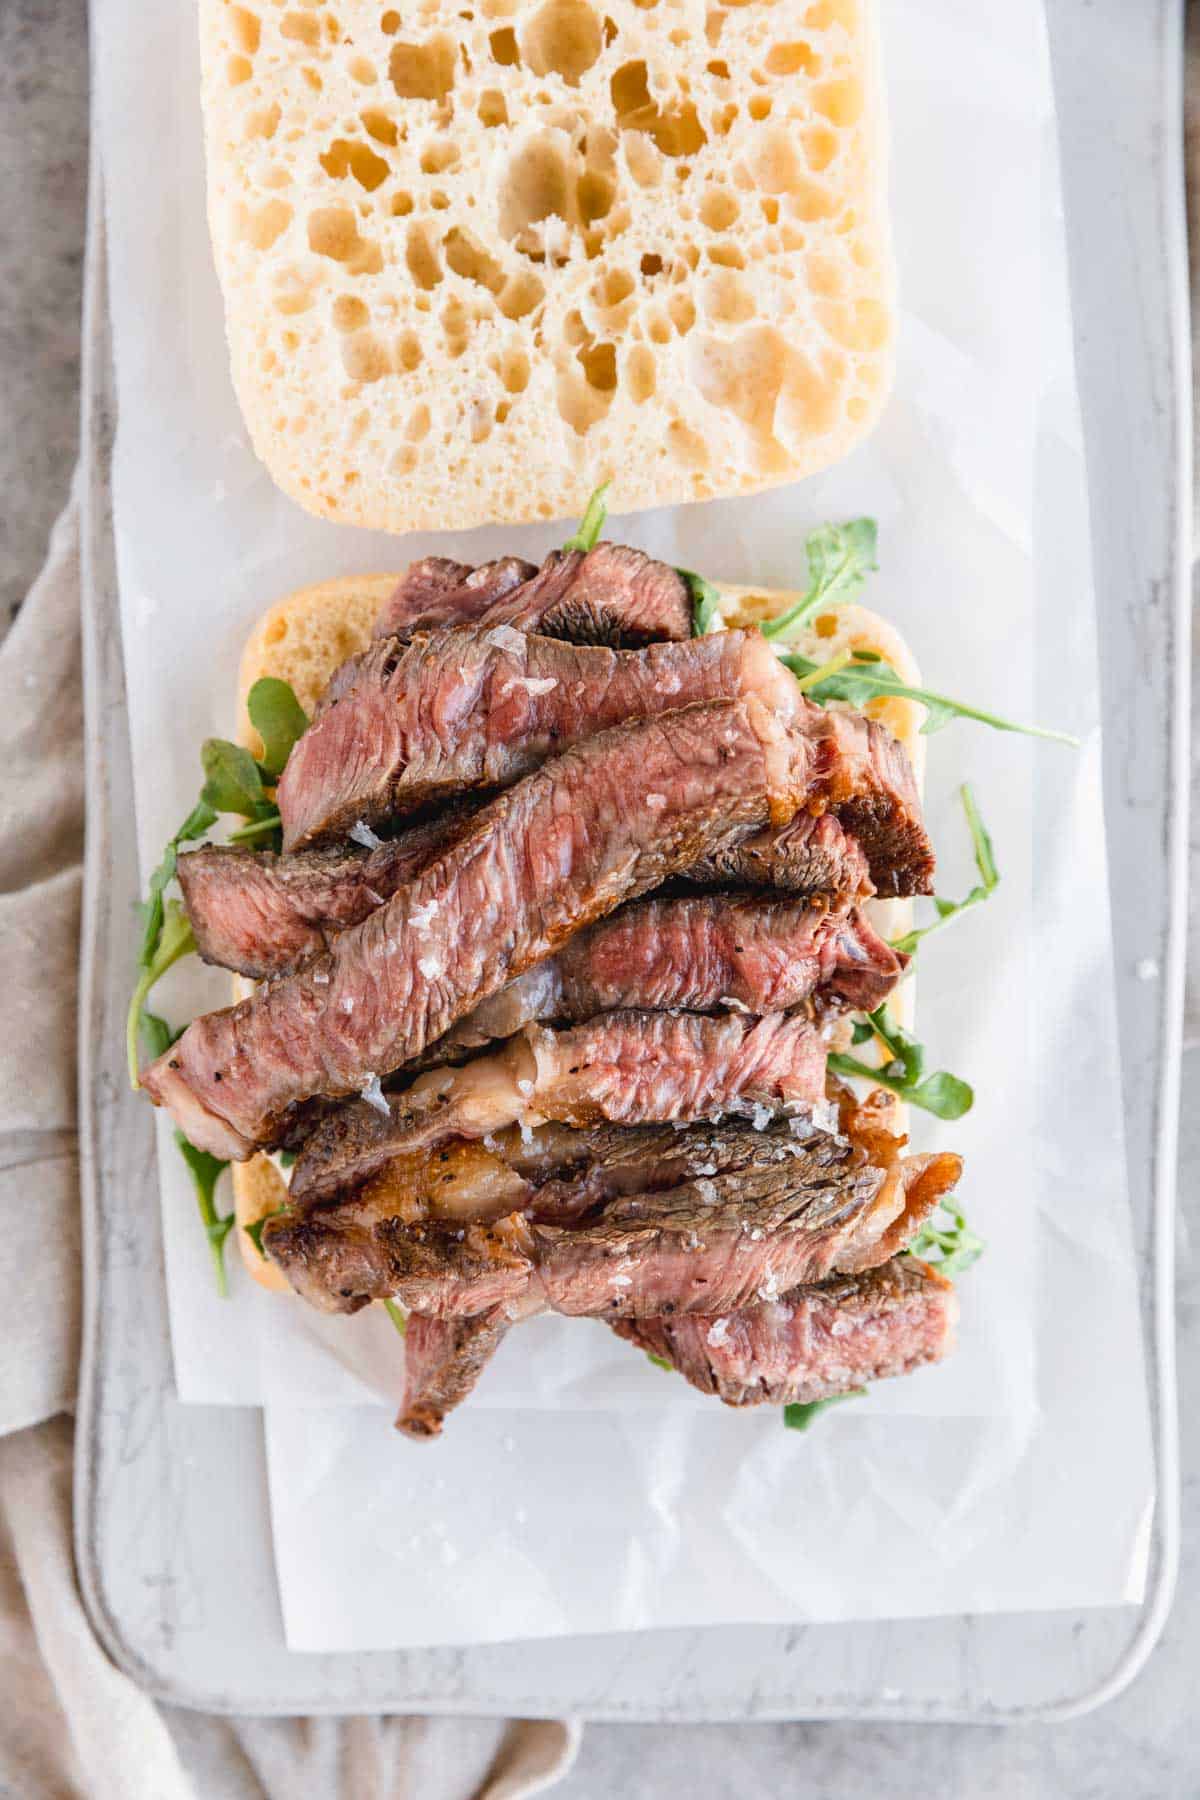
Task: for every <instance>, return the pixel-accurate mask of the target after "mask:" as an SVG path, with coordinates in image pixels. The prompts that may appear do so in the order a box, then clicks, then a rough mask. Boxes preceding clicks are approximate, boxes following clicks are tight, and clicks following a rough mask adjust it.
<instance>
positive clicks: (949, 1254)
mask: <svg viewBox="0 0 1200 1800" xmlns="http://www.w3.org/2000/svg"><path fill="white" fill-rule="evenodd" d="M943 1219H944V1220H945V1223H942V1222H941V1221H942V1220H943ZM986 1249H987V1243H986V1241H985V1240H984V1239H983V1238H981V1237H980V1236H979V1235H978V1233H977V1232H974V1231H972V1230H971V1227H970V1226H969V1225H968V1224H967V1220H966V1214H965V1213H964V1212H963V1209H962V1207H961V1206H960V1205H959V1203H958V1197H957V1195H955V1194H947V1195H946V1197H945V1199H944V1200H942V1201H941V1203H940V1205H939V1208H938V1211H937V1212H936V1213H935V1214H934V1215H933V1218H932V1219H927V1220H926V1221H925V1223H924V1225H922V1227H921V1229H920V1231H919V1232H918V1233H917V1235H916V1237H915V1238H914V1239H913V1241H912V1243H911V1244H910V1245H909V1246H908V1252H909V1255H910V1256H919V1257H921V1259H922V1260H923V1261H924V1262H927V1263H930V1264H931V1265H932V1266H933V1267H934V1268H935V1269H936V1270H937V1272H938V1274H939V1275H945V1276H946V1277H947V1279H948V1280H951V1281H952V1280H953V1279H954V1277H955V1276H956V1275H961V1274H962V1272H963V1270H964V1269H969V1268H970V1267H971V1264H972V1263H977V1262H978V1261H979V1258H980V1257H981V1256H982V1255H983V1253H984V1251H985V1250H986Z"/></svg>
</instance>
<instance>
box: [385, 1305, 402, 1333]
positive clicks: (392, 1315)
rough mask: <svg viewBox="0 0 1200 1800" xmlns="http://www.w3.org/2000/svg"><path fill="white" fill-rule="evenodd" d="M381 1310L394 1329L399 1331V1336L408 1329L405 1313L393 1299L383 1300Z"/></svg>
mask: <svg viewBox="0 0 1200 1800" xmlns="http://www.w3.org/2000/svg"><path fill="white" fill-rule="evenodd" d="M383 1310H384V1312H385V1313H386V1314H387V1316H388V1318H389V1319H390V1320H391V1321H392V1324H393V1325H394V1326H395V1327H396V1330H397V1331H398V1332H399V1333H400V1336H401V1337H403V1336H404V1334H405V1332H406V1331H407V1330H408V1318H407V1315H406V1314H405V1313H404V1312H402V1311H401V1309H400V1307H398V1306H397V1305H396V1302H395V1301H394V1300H385V1301H384V1303H383Z"/></svg>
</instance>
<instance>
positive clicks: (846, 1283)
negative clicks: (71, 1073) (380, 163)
mask: <svg viewBox="0 0 1200 1800" xmlns="http://www.w3.org/2000/svg"><path fill="white" fill-rule="evenodd" d="M580 541H583V542H586V541H587V538H586V536H585V537H583V538H582V539H581V540H580ZM694 580H695V578H692V577H686V578H685V576H684V575H683V574H681V572H680V571H678V570H676V569H673V568H670V567H669V566H668V565H665V564H663V563H659V562H656V561H654V559H652V558H650V557H648V556H647V555H646V554H645V553H644V552H642V551H639V550H634V549H630V548H628V547H624V546H620V545H614V544H611V543H600V544H596V545H595V546H594V547H593V548H591V549H587V550H581V549H576V548H570V549H564V550H562V551H556V552H554V553H552V554H551V555H550V556H549V557H548V558H547V559H546V560H545V562H544V563H543V564H542V565H541V567H540V568H535V567H534V566H533V565H531V564H529V563H527V562H525V561H523V560H522V559H521V558H518V557H502V558H498V559H496V560H494V561H492V562H489V563H485V564H483V565H482V566H480V567H479V568H475V569H473V568H471V567H470V566H469V565H467V564H464V563H459V562H455V561H451V560H449V559H446V558H439V557H427V558H424V559H422V560H421V561H419V562H416V563H414V564H413V565H412V566H411V567H410V569H409V570H408V571H407V573H406V574H405V576H404V578H403V579H402V580H401V582H400V583H399V584H398V586H397V588H396V589H395V591H394V592H393V593H392V594H391V596H390V597H389V599H388V600H387V602H386V603H385V605H384V607H383V609H382V611H381V613H380V616H379V619H378V621H377V625H376V630H375V636H374V640H373V642H372V643H371V645H370V646H369V647H368V648H367V649H366V650H365V651H364V652H362V653H361V654H359V655H357V656H355V657H352V658H350V659H349V660H348V661H347V662H346V663H344V664H343V665H342V666H341V667H340V668H339V669H337V670H336V671H335V672H334V673H333V675H332V677H331V679H330V681H329V684H328V687H327V689H326V691H325V693H324V695H323V696H322V698H321V699H320V701H319V702H318V704H317V705H316V708H315V710H314V712H313V715H312V719H311V722H309V723H308V726H307V729H303V726H304V719H303V715H300V716H299V717H298V719H297V722H296V723H297V728H298V729H299V730H300V735H299V736H294V734H292V736H289V739H288V740H287V741H289V742H292V748H291V753H290V755H287V756H286V765H285V766H284V767H283V771H282V774H281V775H279V776H278V779H277V787H276V801H277V805H278V812H279V821H280V824H281V827H282V837H283V842H284V846H285V848H284V850H283V851H282V852H278V851H271V850H254V849H239V848H234V847H232V846H218V845H204V846H203V847H201V848H195V849H193V848H185V849H184V853H183V854H182V855H180V856H179V857H178V862H177V872H178V879H179V883H180V887H181V889H182V892H183V897H184V903H185V907H186V916H187V920H188V921H189V922H190V924H191V927H192V932H193V935H194V939H195V943H196V946H197V948H198V949H199V951H200V954H201V955H202V956H203V957H204V958H205V959H206V960H209V961H211V962H214V963H216V964H219V965H222V966H224V967H226V968H229V969H232V970H235V971H237V972H238V973H239V974H241V975H244V976H248V977H251V978H252V979H254V980H256V981H259V982H260V983H261V985H260V986H259V987H258V988H257V990H256V991H255V992H253V993H252V994H251V995H250V996H249V997H248V998H247V999H245V1000H242V1001H241V1002H240V1003H239V1004H238V1005H236V1006H232V1007H226V1008H223V1009H221V1010H219V1011H216V1012H213V1013H209V1014H206V1015H204V1016H203V1017H201V1018H199V1019H196V1020H195V1021H193V1023H192V1024H191V1025H190V1026H188V1028H187V1029H186V1030H185V1031H184V1032H183V1034H182V1035H181V1036H180V1038H179V1039H178V1040H177V1041H176V1042H175V1043H173V1044H172V1045H171V1046H170V1048H169V1049H167V1050H166V1051H165V1052H164V1053H163V1054H162V1055H161V1056H159V1057H158V1059H157V1060H156V1061H155V1062H153V1063H152V1064H151V1066H150V1067H149V1068H148V1069H147V1070H145V1072H144V1074H143V1076H142V1084H143V1085H144V1086H145V1088H146V1089H147V1091H148V1092H149V1094H150V1095H151V1097H152V1099H153V1100H154V1101H155V1102H156V1103H157V1104H159V1105H162V1106H165V1107H166V1108H168V1109H169V1111H170V1112H171V1113H172V1115H173V1116H174V1119H175V1121H176V1123H177V1124H178V1126H179V1127H180V1129H181V1130H182V1131H183V1133H185V1134H186V1137H187V1138H188V1140H189V1141H190V1143H191V1144H192V1145H194V1146H195V1147H196V1148H197V1149H200V1150H204V1151H208V1152H209V1153H211V1154H212V1155H214V1156H216V1157H219V1158H237V1159H242V1158H246V1157H248V1156H250V1155H252V1154H253V1153H254V1151H255V1150H257V1149H259V1148H263V1147H267V1148H270V1147H273V1146H280V1145H287V1146H288V1147H289V1148H295V1150H296V1153H297V1154H296V1157H295V1162H294V1167H293V1168H292V1170H291V1173H290V1183H289V1188H290V1191H289V1196H288V1202H287V1205H286V1206H285V1207H284V1208H283V1209H282V1210H281V1211H279V1212H277V1213H275V1214H274V1215H272V1216H270V1217H268V1218H267V1219H265V1221H263V1222H262V1224H261V1228H259V1229H258V1239H259V1242H260V1244H261V1252H262V1254H263V1256H264V1257H265V1258H267V1259H269V1260H270V1261H271V1262H272V1263H273V1264H274V1265H275V1266H276V1267H277V1268H278V1269H279V1270H282V1272H283V1273H284V1274H285V1275H286V1277H287V1280H288V1282H289V1283H290V1285H291V1287H292V1288H293V1290H294V1291H295V1292H296V1293H297V1294H298V1295H300V1296H301V1297H302V1298H303V1299H305V1300H306V1301H307V1302H309V1303H310V1304H312V1305H313V1306H315V1307H318V1308H320V1309H322V1310H324V1311H329V1312H343V1313H351V1312H355V1311H358V1310H359V1309H360V1308H362V1307H363V1306H366V1305H368V1304H369V1303H371V1302H372V1301H374V1300H387V1301H389V1302H392V1303H395V1304H398V1305H399V1306H400V1307H402V1308H404V1309H405V1310H406V1311H407V1313H408V1314H409V1320H408V1327H407V1335H406V1342H405V1377H404V1397H403V1404H402V1406H401V1409H400V1414H399V1417H398V1419H397V1425H398V1427H399V1429H400V1430H401V1431H402V1432H404V1433H406V1434H407V1435H408V1436H410V1437H413V1438H418V1439H421V1438H429V1437H433V1436H436V1435H437V1434H438V1432H440V1430H441V1429H442V1425H443V1422H444V1420H445V1418H446V1416H447V1415H448V1413H449V1412H451V1411H452V1410H453V1409H454V1408H455V1407H457V1406H458V1405H459V1404H461V1403H462V1401H463V1400H465V1399H466V1398H467V1396H468V1395H469V1394H470V1393H471V1391H472V1389H473V1388H474V1386H475V1384H476V1382H477V1381H478V1380H479V1378H480V1376H481V1374H482V1373H483V1371H484V1369H485V1368H486V1365H487V1363H488V1361H489V1360H490V1359H491V1357H492V1356H493V1355H494V1354H495V1352H496V1350H497V1349H498V1348H499V1346H500V1344H501V1343H502V1342H503V1341H504V1340H505V1338H506V1337H507V1335H508V1333H509V1332H510V1331H511V1329H512V1328H513V1326H514V1325H516V1324H518V1323H519V1322H520V1321H521V1320H523V1319H525V1318H528V1317H529V1316H531V1315H532V1314H534V1313H538V1312H547V1311H549V1312H554V1313H557V1314H560V1315H562V1316H564V1317H579V1318H593V1319H599V1320H603V1321H606V1322H608V1323H610V1324H611V1325H612V1327H613V1329H614V1330H616V1331H617V1332H618V1333H619V1335H621V1336H622V1337H625V1338H627V1339H629V1341H630V1342H631V1343H632V1344H634V1345H635V1346H637V1347H639V1348H640V1349H642V1350H644V1351H647V1352H649V1353H651V1354H652V1355H653V1356H654V1357H656V1358H658V1359H660V1360H662V1361H664V1362H667V1363H669V1364H670V1365H671V1367H673V1368H675V1369H677V1370H679V1371H680V1372H681V1373H682V1374H683V1375H684V1376H685V1378H686V1379H687V1380H688V1381H689V1382H691V1383H692V1384H693V1385H694V1386H696V1387H699V1388H701V1389H703V1391H705V1392H707V1393H711V1394H714V1395H715V1396H717V1397H719V1398H720V1399H722V1400H724V1401H726V1402H727V1403H728V1404H730V1405H734V1406H746V1405H751V1404H755V1403H758V1402H766V1401H770V1402H775V1403H778V1402H785V1403H792V1402H797V1403H800V1404H806V1403H807V1402H809V1401H813V1400H818V1399H823V1398H826V1397H829V1396H832V1395H835V1394H839V1393H844V1392H846V1391H847V1390H848V1389H850V1388H852V1387H854V1386H856V1385H857V1384H858V1383H860V1382H862V1381H866V1380H875V1379H880V1378H883V1377H885V1376H890V1375H894V1374H898V1373H902V1372H904V1371H906V1370H907V1369H910V1368H913V1367H916V1366H918V1365H919V1364H920V1363H922V1362H926V1361H933V1360H936V1359H937V1358H938V1357H939V1356H941V1355H942V1354H944V1353H945V1351H946V1350H947V1348H948V1347H949V1345H950V1341H951V1338H952V1335H953V1326H954V1318H955V1310H956V1309H955V1302H954V1297H953V1291H952V1289H951V1288H950V1287H949V1284H948V1283H947V1282H945V1281H943V1280H942V1279H941V1278H940V1277H939V1276H938V1275H937V1273H936V1272H935V1271H934V1270H933V1269H931V1268H929V1267H927V1266H926V1265H925V1264H924V1263H922V1262H920V1261H918V1260H916V1259H915V1258H914V1257H913V1256H912V1255H910V1254H908V1250H909V1246H910V1245H912V1244H913V1243H914V1240H915V1239H917V1237H918V1235H919V1234H920V1233H922V1232H923V1230H924V1228H925V1226H926V1222H927V1221H928V1220H930V1219H931V1218H932V1217H933V1215H934V1214H935V1212H936V1211H937V1209H938V1208H939V1207H940V1206H941V1205H942V1204H943V1202H945V1201H946V1200H947V1198H948V1197H949V1196H950V1195H951V1193H952V1190H953V1189H954V1187H955V1184H956V1182H957V1180H958V1178H959V1175H960V1172H961V1165H960V1163H959V1160H958V1158H957V1157H954V1156H951V1155H948V1154H944V1153H943V1154H938V1155H924V1156H913V1155H908V1154H906V1153H905V1143H906V1140H905V1139H904V1138H903V1137H902V1136H899V1135H897V1133H896V1131H895V1129H894V1125H893V1120H892V1116H891V1113H890V1112H889V1110H888V1105H887V1101H886V1096H883V1095H881V1094H877V1095H876V1096H875V1097H874V1098H872V1099H869V1100H867V1101H856V1100H855V1099H854V1098H853V1096H851V1095H850V1093H849V1091H848V1090H847V1089H845V1088H843V1087H841V1086H839V1085H838V1083H837V1082H836V1081H835V1080H834V1079H833V1078H832V1077H831V1075H830V1072H829V1069H830V1064H829V1052H830V1041H831V1036H833V1037H836V1041H837V1042H839V1043H845V1042H846V1040H847V1038H848V1036H849V1032H848V1028H847V1026H846V1025H845V1023H844V1021H845V1017H846V1015H849V1014H857V1015H859V1016H860V1017H861V1016H863V1015H866V1014H877V1009H879V1008H880V1007H882V1006H883V1005H884V1004H885V1003H886V1002H887V1000H888V998H889V996H890V995H891V994H892V992H893V990H894V988H895V987H896V985H897V983H898V982H899V981H900V980H901V978H902V977H903V975H904V973H905V970H906V968H907V966H908V964H909V961H910V958H909V957H908V956H907V955H906V954H904V953H903V951H902V950H900V949H897V948H896V947H895V946H893V945H891V944H889V943H888V942H887V941H886V939H885V938H884V937H883V936H882V935H881V934H880V931H879V930H878V929H877V928H876V923H875V921H874V919H873V917H872V914H871V911H870V902H871V900H872V899H873V898H874V897H875V896H880V897H892V896H903V895H915V894H923V893H928V892H930V891H931V888H932V880H933V854H932V851H931V848H930V845H929V840H928V837H927V835H926V832H925V828H924V824H923V821H922V817H921V808H920V802H919V797H918V794H917V788H916V784H915V781H914V778H913V772H912V769H911V767H910V765H909V762H908V759H907V757H906V755H905V752H904V750H903V748H902V747H901V746H900V744H899V743H898V742H897V741H896V740H895V739H894V738H893V737H892V736H891V734H890V733H889V732H888V731H887V730H886V728H885V727H884V726H882V725H881V724H879V723H877V722H876V721H874V720H872V719H869V718H867V717H866V716H865V715H864V714H862V713H861V712H858V711H856V710H854V709H852V708H848V707H845V706H841V707H836V706H827V705H822V704H818V702H817V701H816V700H815V699H814V698H812V697H811V696H810V694H809V693H806V692H803V691H802V690H801V687H800V686H798V685H797V681H796V678H795V676H794V675H793V674H792V673H791V670H790V668H789V667H787V666H785V664H784V663H783V662H782V661H781V660H780V659H779V656H778V655H777V652H776V648H775V646H774V645H773V643H772V642H770V641H769V639H768V637H766V636H764V635H763V634H762V633H761V632H760V631H759V630H758V628H757V627H753V628H749V629H735V630H718V631H713V632H712V633H711V634H709V635H703V636H693V635H692V628H693V587H692V584H693V582H694ZM698 591H699V590H698ZM263 737H264V743H265V742H266V737H267V733H266V730H265V729H264V732H263ZM293 737H294V741H293ZM285 755H286V745H285V747H284V749H283V750H281V751H280V753H279V755H278V759H277V760H272V761H269V762H268V761H267V758H266V755H265V753H264V765H263V767H262V771H261V772H262V776H263V779H264V781H267V782H268V786H267V790H266V791H267V793H268V794H269V793H270V778H269V776H268V770H277V769H278V768H279V767H280V764H281V763H283V761H284V757H285ZM268 806H269V801H268ZM265 810H266V809H265V808H259V810H258V811H257V812H256V813H255V814H254V818H255V821H258V820H259V819H260V818H261V817H262V813H263V812H264V811H265ZM273 818H274V815H272V816H271V817H270V818H267V819H264V820H263V821H262V829H263V831H264V834H265V833H266V832H267V831H269V830H270V829H271V827H272V824H273ZM254 829H255V830H256V831H257V830H258V829H259V825H258V823H257V822H256V823H255V825H254ZM877 1017H882V1015H878V1014H877ZM868 1029H869V1028H868ZM839 1034H840V1035H839ZM860 1035H861V1034H860ZM855 1041H856V1042H857V1041H858V1039H857V1038H856V1040H855ZM844 1060H845V1059H844V1058H842V1059H841V1062H839V1063H837V1064H836V1065H834V1066H838V1067H840V1066H842V1063H844ZM889 1066H894V1067H897V1068H898V1067H899V1066H900V1065H899V1064H898V1063H896V1064H894V1065H889ZM884 1079H885V1080H888V1079H891V1077H889V1076H888V1074H887V1072H886V1070H885V1071H884Z"/></svg>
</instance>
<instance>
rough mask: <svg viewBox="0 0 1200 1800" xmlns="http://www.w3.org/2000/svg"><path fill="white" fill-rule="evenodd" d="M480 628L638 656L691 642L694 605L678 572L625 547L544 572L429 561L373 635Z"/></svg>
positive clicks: (568, 556)
mask: <svg viewBox="0 0 1200 1800" xmlns="http://www.w3.org/2000/svg"><path fill="white" fill-rule="evenodd" d="M481 621H482V622H483V623H486V624H509V625H514V626H516V627H517V629H518V630H521V631H536V632H540V633H541V634H542V635H543V636H544V637H560V638H566V639H568V640H570V641H571V642H574V643H579V644H611V645H613V646H614V647H616V648H625V649H636V648H638V646H640V645H642V644H650V643H654V642H655V641H656V640H660V639H668V638H678V639H683V638H688V637H690V636H691V635H692V603H691V595H690V593H689V591H688V588H687V584H686V582H685V581H684V580H683V577H682V576H681V575H680V574H679V571H678V570H677V569H672V568H669V567H668V566H667V564H666V563H661V562H655V561H654V559H653V558H652V557H649V556H647V555H646V554H645V552H644V551H642V550H634V549H632V548H631V547H630V546H629V545H626V544H608V543H603V544H597V545H596V546H595V548H594V549H592V550H589V551H586V552H585V551H580V550H555V551H552V552H551V554H550V555H549V556H548V557H547V558H546V561H545V562H544V563H543V565H542V567H541V569H540V570H538V569H535V568H534V567H533V565H532V563H526V562H522V561H521V560H520V558H518V557H515V556H506V557H502V558H500V559H499V560H498V561H496V562H491V563H484V564H483V565H482V567H481V568H478V569H474V570H471V569H468V568H467V567H466V566H465V565H464V564H462V563H452V562H448V561H446V560H445V559H444V558H442V557H426V558H425V559H424V560H423V561H422V562H419V563H414V564H413V565H412V567H411V568H410V569H409V570H408V572H407V573H406V574H405V576H404V578H403V579H402V580H401V582H400V584H399V586H398V587H397V588H396V590H395V592H394V593H393V594H392V595H391V596H390V597H389V599H388V600H386V601H385V602H384V605H383V607H382V608H381V610H380V614H379V618H378V620H377V622H376V625H375V635H376V637H411V636H412V635H413V634H414V633H415V632H418V631H428V630H430V629H432V628H434V627H435V626H438V625H453V624H474V623H479V622H481Z"/></svg>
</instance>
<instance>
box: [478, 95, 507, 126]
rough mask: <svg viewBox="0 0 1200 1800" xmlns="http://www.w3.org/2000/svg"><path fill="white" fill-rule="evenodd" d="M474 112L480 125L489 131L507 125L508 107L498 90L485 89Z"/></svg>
mask: <svg viewBox="0 0 1200 1800" xmlns="http://www.w3.org/2000/svg"><path fill="white" fill-rule="evenodd" d="M476 110H477V112H478V114H479V122H480V124H481V125H485V126H486V127H487V128H488V130H489V131H491V130H494V129H495V128H496V126H498V125H507V124H508V106H507V104H506V102H505V99H504V95H503V94H502V93H501V92H500V90H499V88H485V89H484V91H483V93H482V94H480V96H479V105H478V107H477V108H476Z"/></svg>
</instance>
